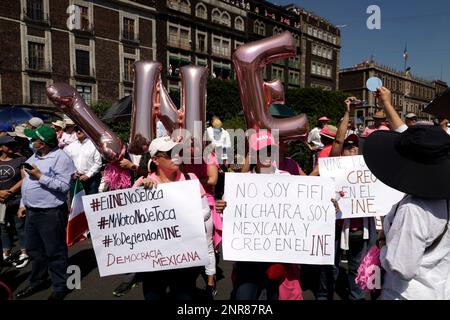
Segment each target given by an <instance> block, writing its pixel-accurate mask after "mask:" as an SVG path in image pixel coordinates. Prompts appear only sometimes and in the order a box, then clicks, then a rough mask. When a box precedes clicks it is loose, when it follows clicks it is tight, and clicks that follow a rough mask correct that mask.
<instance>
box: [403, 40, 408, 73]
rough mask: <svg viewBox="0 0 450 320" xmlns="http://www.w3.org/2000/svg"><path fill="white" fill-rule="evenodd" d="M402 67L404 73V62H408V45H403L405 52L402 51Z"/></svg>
mask: <svg viewBox="0 0 450 320" xmlns="http://www.w3.org/2000/svg"><path fill="white" fill-rule="evenodd" d="M403 60H404V67H403V72H405V73H406V60H408V43H407V42H406V43H405V51H403Z"/></svg>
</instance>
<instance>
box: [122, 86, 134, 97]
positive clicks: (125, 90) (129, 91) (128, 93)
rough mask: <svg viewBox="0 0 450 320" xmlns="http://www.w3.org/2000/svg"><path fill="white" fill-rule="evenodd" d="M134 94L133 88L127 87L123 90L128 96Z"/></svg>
mask: <svg viewBox="0 0 450 320" xmlns="http://www.w3.org/2000/svg"><path fill="white" fill-rule="evenodd" d="M132 94H133V89H131V88H125V89H124V90H123V95H124V96H125V97H126V96H131V95H132Z"/></svg>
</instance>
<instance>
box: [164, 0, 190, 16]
mask: <svg viewBox="0 0 450 320" xmlns="http://www.w3.org/2000/svg"><path fill="white" fill-rule="evenodd" d="M167 6H168V7H169V8H170V9H174V10H177V11H181V12H184V13H187V14H191V3H190V2H189V1H188V0H167Z"/></svg>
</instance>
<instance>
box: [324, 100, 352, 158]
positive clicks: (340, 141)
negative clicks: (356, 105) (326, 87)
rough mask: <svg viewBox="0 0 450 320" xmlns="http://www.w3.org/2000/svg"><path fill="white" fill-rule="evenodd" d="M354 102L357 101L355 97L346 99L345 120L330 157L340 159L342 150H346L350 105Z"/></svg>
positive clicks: (339, 129) (337, 134)
mask: <svg viewBox="0 0 450 320" xmlns="http://www.w3.org/2000/svg"><path fill="white" fill-rule="evenodd" d="M353 100H356V98H355V97H348V98H347V99H345V101H344V104H345V112H344V118H343V119H342V121H341V123H340V124H339V127H338V130H337V133H336V138H335V139H334V142H333V147H332V149H331V152H330V157H340V156H341V155H342V150H343V149H344V141H345V133H346V132H347V128H348V122H349V120H350V104H351V102H352V101H353Z"/></svg>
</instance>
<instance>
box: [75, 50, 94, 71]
mask: <svg viewBox="0 0 450 320" xmlns="http://www.w3.org/2000/svg"><path fill="white" fill-rule="evenodd" d="M75 55H76V73H77V74H79V75H85V76H89V75H90V74H91V72H90V63H89V51H85V50H75Z"/></svg>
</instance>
